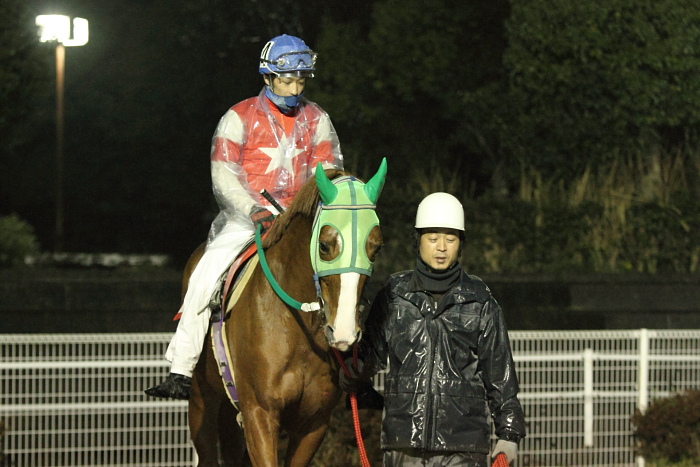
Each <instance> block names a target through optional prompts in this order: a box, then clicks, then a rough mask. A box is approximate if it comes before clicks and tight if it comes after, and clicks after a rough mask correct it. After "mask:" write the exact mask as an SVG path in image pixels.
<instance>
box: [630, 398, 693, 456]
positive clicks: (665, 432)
mask: <svg viewBox="0 0 700 467" xmlns="http://www.w3.org/2000/svg"><path fill="white" fill-rule="evenodd" d="M632 423H634V425H635V426H636V429H635V432H634V435H635V436H636V437H637V440H638V442H639V450H640V453H641V454H642V455H643V456H644V457H646V458H647V459H649V460H668V461H671V462H681V461H685V460H700V390H692V391H687V392H685V393H682V394H677V395H675V396H672V397H668V398H662V399H656V400H655V401H653V402H652V403H651V404H649V407H648V408H647V410H646V411H645V412H644V413H643V414H642V413H640V412H639V411H637V412H636V413H635V414H634V416H633V417H632Z"/></svg>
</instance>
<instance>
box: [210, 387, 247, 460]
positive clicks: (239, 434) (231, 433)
mask: <svg viewBox="0 0 700 467" xmlns="http://www.w3.org/2000/svg"><path fill="white" fill-rule="evenodd" d="M236 415H238V411H237V410H236V409H234V408H233V405H231V403H230V402H228V401H226V402H223V403H222V404H221V407H220V409H219V421H218V423H219V452H220V453H221V458H222V459H223V461H224V464H223V465H226V466H233V467H245V466H250V459H249V458H248V452H247V451H246V447H245V438H244V436H243V429H242V428H241V426H240V425H239V424H238V422H237V421H236Z"/></svg>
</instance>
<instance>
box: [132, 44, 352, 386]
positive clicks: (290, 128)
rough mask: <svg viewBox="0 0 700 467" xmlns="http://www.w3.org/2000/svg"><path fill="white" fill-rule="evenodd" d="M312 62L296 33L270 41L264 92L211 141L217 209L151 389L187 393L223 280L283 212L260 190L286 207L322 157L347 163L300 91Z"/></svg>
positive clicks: (324, 117) (233, 113) (227, 118)
mask: <svg viewBox="0 0 700 467" xmlns="http://www.w3.org/2000/svg"><path fill="white" fill-rule="evenodd" d="M315 64H316V53H314V52H313V51H312V50H311V49H310V48H309V47H308V46H307V45H306V44H305V43H304V41H303V40H301V39H299V38H298V37H294V36H288V35H286V34H284V35H281V36H278V37H275V38H273V39H271V40H270V41H269V42H268V43H267V44H265V47H263V49H262V53H261V54H260V62H259V66H258V71H259V73H260V74H261V75H263V80H264V81H265V86H264V87H263V89H262V91H261V92H260V94H259V95H258V96H257V97H251V98H249V99H246V100H244V101H242V102H239V103H238V104H236V105H234V106H233V107H231V109H229V111H228V112H226V114H225V115H224V116H223V117H222V118H221V120H220V121H219V125H218V126H217V128H216V132H215V133H214V137H213V140H212V147H211V177H212V185H213V191H214V196H215V197H216V200H217V202H218V204H219V207H220V212H219V215H218V216H217V217H216V219H214V222H213V223H212V226H211V230H210V232H209V240H208V242H207V246H206V250H205V253H204V255H203V256H202V259H201V260H200V261H199V264H197V267H196V268H195V270H194V271H193V273H192V276H191V277H190V280H189V286H188V288H187V292H186V294H185V298H184V300H183V303H182V307H181V308H180V312H181V318H180V322H179V323H178V326H177V330H176V332H175V335H174V336H173V339H172V340H171V342H170V345H169V346H168V350H167V352H166V354H165V358H166V359H167V360H168V361H170V362H171V367H170V374H169V375H168V377H167V378H166V379H165V381H163V382H162V383H160V384H159V385H157V386H154V387H151V388H149V389H147V390H146V394H148V395H150V396H155V397H164V398H174V399H188V398H189V394H190V385H191V379H192V372H193V371H194V367H195V365H196V364H197V361H198V360H199V355H200V353H201V351H202V346H203V343H204V338H205V336H206V333H207V329H208V327H209V320H210V316H211V310H210V308H209V305H210V302H211V300H212V296H213V295H214V294H215V292H216V291H217V290H218V289H219V288H220V283H221V281H220V278H221V276H222V274H224V273H225V271H226V269H227V268H228V266H229V265H230V264H231V262H232V261H233V260H234V259H235V258H236V256H237V255H238V254H239V253H240V250H241V249H242V248H243V247H244V246H245V244H246V243H247V242H248V241H249V240H250V238H251V237H252V235H253V234H254V233H255V229H256V227H257V225H258V224H260V225H262V228H263V230H266V229H268V228H269V227H270V225H271V223H272V221H273V218H274V215H275V214H278V213H277V211H276V210H275V209H274V208H273V207H272V206H270V205H269V203H268V201H267V200H265V199H264V198H263V197H262V196H261V195H260V191H261V190H262V189H266V190H267V191H268V192H269V193H270V194H271V195H272V196H273V197H274V198H276V200H277V201H278V202H279V204H280V205H281V206H283V207H287V206H288V205H289V204H290V203H291V201H292V200H293V199H294V196H295V195H296V194H297V192H298V191H299V189H300V188H301V186H302V185H303V184H304V182H305V181H306V180H307V179H308V178H309V177H311V176H312V175H313V173H314V170H315V168H316V166H317V164H318V163H319V162H320V163H321V164H322V166H323V168H324V169H326V168H336V169H342V168H343V156H342V154H341V152H340V143H339V142H338V137H337V135H336V132H335V129H334V128H333V125H332V123H331V121H330V118H329V117H328V114H327V113H326V112H325V111H324V110H323V109H321V107H319V106H318V105H317V104H315V103H313V102H311V101H309V100H307V99H306V98H305V97H304V95H303V92H304V87H305V85H306V80H307V79H308V78H311V77H313V72H314V70H315Z"/></svg>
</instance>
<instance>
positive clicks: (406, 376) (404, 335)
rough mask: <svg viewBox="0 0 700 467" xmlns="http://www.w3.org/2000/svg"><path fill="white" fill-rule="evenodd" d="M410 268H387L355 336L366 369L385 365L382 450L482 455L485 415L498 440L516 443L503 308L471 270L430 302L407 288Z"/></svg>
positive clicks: (519, 433)
mask: <svg viewBox="0 0 700 467" xmlns="http://www.w3.org/2000/svg"><path fill="white" fill-rule="evenodd" d="M412 277H413V271H405V272H399V273H396V274H393V275H391V276H390V277H389V279H388V280H387V283H386V284H385V285H384V287H383V288H382V290H381V291H380V292H379V293H378V294H377V297H376V298H375V300H374V302H373V304H372V308H371V311H370V313H369V316H368V317H367V321H366V326H365V334H364V337H363V339H362V341H361V356H362V358H363V360H364V361H365V364H366V365H368V369H370V371H379V370H380V369H384V368H386V362H387V359H388V362H389V372H388V374H387V376H386V380H385V386H384V388H385V390H384V395H385V401H384V404H385V406H384V418H383V423H382V449H385V450H395V449H405V448H414V449H421V450H427V451H466V452H478V453H488V452H489V448H490V442H489V436H490V424H489V421H488V415H489V413H490V414H491V415H492V417H493V420H494V424H495V429H496V435H497V436H498V438H499V439H505V440H508V441H513V442H518V441H519V440H520V439H521V438H523V437H524V436H525V423H524V416H523V411H522V408H521V406H520V402H519V401H518V399H517V394H518V378H517V376H516V374H515V367H514V364H513V357H512V354H511V350H510V341H509V340H508V333H507V330H506V326H505V323H504V319H503V313H502V311H501V308H500V306H499V305H498V303H497V302H496V300H495V299H494V298H493V297H492V296H491V292H490V290H489V289H488V287H487V286H486V284H484V282H482V281H481V279H479V278H478V277H476V276H470V275H468V274H466V273H465V272H464V271H462V277H461V281H460V284H459V285H458V286H456V287H454V288H452V289H451V290H450V291H448V292H447V293H446V294H445V295H443V296H442V298H441V299H440V301H439V302H438V303H435V301H434V300H433V298H432V297H431V295H429V294H428V293H426V292H423V291H419V290H413V289H414V288H415V285H413V284H414V283H413V281H412Z"/></svg>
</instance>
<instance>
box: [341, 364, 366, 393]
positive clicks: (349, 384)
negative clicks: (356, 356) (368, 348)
mask: <svg viewBox="0 0 700 467" xmlns="http://www.w3.org/2000/svg"><path fill="white" fill-rule="evenodd" d="M352 360H353V359H352V358H347V359H345V367H346V368H347V369H348V372H349V373H350V376H346V375H345V370H343V369H342V368H341V369H340V376H339V377H338V384H339V385H340V389H342V390H343V391H345V392H347V393H351V392H357V390H358V388H359V387H360V386H361V385H362V380H361V379H360V373H362V367H363V364H362V360H358V361H357V370H355V368H353V366H352Z"/></svg>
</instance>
